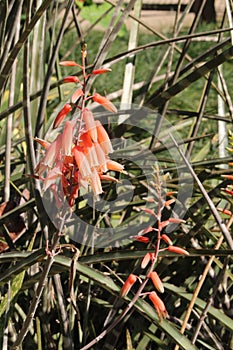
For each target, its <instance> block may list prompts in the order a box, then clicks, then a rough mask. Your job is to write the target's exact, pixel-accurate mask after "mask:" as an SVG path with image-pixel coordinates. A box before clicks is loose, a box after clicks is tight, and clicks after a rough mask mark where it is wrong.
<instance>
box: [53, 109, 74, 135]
mask: <svg viewBox="0 0 233 350" xmlns="http://www.w3.org/2000/svg"><path fill="white" fill-rule="evenodd" d="M71 110H72V107H71V105H70V104H69V103H66V104H65V105H64V107H63V108H62V109H61V110H60V112H59V113H58V115H57V116H56V118H55V120H54V123H53V129H56V128H57V127H58V126H59V125H60V124H61V123H62V122H63V120H64V119H65V117H66V116H67V114H68V113H69V112H70V111H71Z"/></svg>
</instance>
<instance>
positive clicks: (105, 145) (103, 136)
mask: <svg viewBox="0 0 233 350" xmlns="http://www.w3.org/2000/svg"><path fill="white" fill-rule="evenodd" d="M96 130H97V138H98V142H99V144H100V146H101V148H102V149H103V151H104V153H105V154H106V155H108V154H109V153H112V152H113V148H112V143H111V141H110V139H109V136H108V133H107V131H106V130H105V129H104V127H103V125H102V124H101V123H100V122H99V121H96Z"/></svg>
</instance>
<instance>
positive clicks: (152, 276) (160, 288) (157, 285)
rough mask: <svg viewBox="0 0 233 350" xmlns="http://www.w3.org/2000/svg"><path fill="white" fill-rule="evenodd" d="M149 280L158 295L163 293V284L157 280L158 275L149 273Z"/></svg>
mask: <svg viewBox="0 0 233 350" xmlns="http://www.w3.org/2000/svg"><path fill="white" fill-rule="evenodd" d="M149 278H150V279H151V280H152V282H153V284H154V286H155V288H156V289H157V290H158V291H159V292H160V293H163V292H164V288H163V283H162V281H161V279H160V278H159V275H158V274H157V272H155V271H153V272H151V273H150V274H149Z"/></svg>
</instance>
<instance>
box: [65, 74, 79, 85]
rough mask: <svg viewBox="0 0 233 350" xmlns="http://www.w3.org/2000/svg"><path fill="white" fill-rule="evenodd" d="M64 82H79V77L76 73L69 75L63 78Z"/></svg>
mask: <svg viewBox="0 0 233 350" xmlns="http://www.w3.org/2000/svg"><path fill="white" fill-rule="evenodd" d="M63 82H64V83H78V82H79V78H78V77H77V76H75V75H68V76H67V77H65V78H64V79H63Z"/></svg>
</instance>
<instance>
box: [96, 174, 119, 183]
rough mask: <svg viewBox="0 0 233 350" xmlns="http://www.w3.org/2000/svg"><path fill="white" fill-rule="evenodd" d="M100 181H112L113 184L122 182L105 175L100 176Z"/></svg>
mask: <svg viewBox="0 0 233 350" xmlns="http://www.w3.org/2000/svg"><path fill="white" fill-rule="evenodd" d="M99 177H100V180H103V181H112V182H116V183H117V182H120V181H119V180H118V179H115V177H113V176H110V175H105V174H99Z"/></svg>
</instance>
